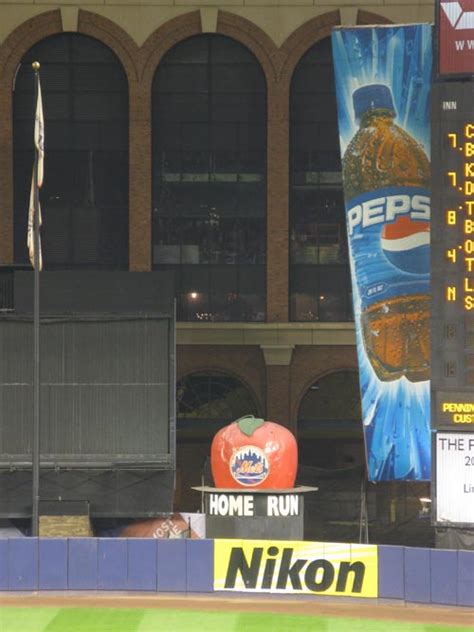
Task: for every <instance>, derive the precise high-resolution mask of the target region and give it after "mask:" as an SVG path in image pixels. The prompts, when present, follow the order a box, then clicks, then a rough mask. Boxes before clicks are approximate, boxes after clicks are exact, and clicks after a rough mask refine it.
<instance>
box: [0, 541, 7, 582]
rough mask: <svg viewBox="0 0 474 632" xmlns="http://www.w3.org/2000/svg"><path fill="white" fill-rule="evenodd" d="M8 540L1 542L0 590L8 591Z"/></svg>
mask: <svg viewBox="0 0 474 632" xmlns="http://www.w3.org/2000/svg"><path fill="white" fill-rule="evenodd" d="M8 584H9V581H8V540H7V539H5V540H0V590H8Z"/></svg>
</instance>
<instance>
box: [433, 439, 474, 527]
mask: <svg viewBox="0 0 474 632" xmlns="http://www.w3.org/2000/svg"><path fill="white" fill-rule="evenodd" d="M436 522H437V523H438V524H442V523H444V524H446V525H447V524H448V523H449V524H463V525H467V524H474V433H473V432H438V433H436Z"/></svg>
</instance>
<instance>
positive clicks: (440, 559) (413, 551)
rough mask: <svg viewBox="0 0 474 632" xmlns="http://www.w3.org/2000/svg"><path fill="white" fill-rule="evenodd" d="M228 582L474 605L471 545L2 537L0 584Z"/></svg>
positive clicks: (195, 587) (186, 587) (217, 585)
mask: <svg viewBox="0 0 474 632" xmlns="http://www.w3.org/2000/svg"><path fill="white" fill-rule="evenodd" d="M215 552H217V555H215ZM310 555H313V557H310ZM316 556H317V557H316ZM369 558H370V559H371V561H369ZM361 560H365V562H362V561H361ZM232 564H234V567H233V570H232ZM226 565H227V566H226ZM369 567H371V568H369ZM282 569H283V570H282ZM344 569H345V570H344ZM374 578H375V579H374ZM359 580H360V581H359ZM366 580H367V581H369V585H368V588H365V587H364V582H366ZM370 582H372V583H373V582H375V584H374V586H375V588H371V587H370ZM282 583H283V584H285V588H284V589H283V588H282V587H281V585H282ZM226 584H227V587H225V585H226ZM278 584H280V587H278ZM308 586H309V587H310V588H312V589H308ZM222 589H223V590H230V591H237V592H239V593H242V592H251V593H253V594H255V593H268V592H272V593H275V592H277V593H281V594H301V593H304V592H306V593H311V594H315V595H318V594H319V595H331V596H335V595H341V596H344V597H348V596H352V597H364V596H365V597H367V598H379V599H396V600H402V601H407V602H415V603H434V604H446V605H458V606H474V551H453V550H439V549H422V548H410V547H396V546H375V545H359V544H353V545H350V544H332V543H307V542H271V541H240V540H190V539H187V540H184V539H183V540H181V539H180V540H173V539H169V540H155V539H140V538H129V539H124V538H84V539H82V538H69V539H62V538H54V539H53V538H48V539H45V538H42V539H41V538H18V539H6V540H0V591H36V590H45V591H47V590H58V591H62V590H74V591H78V590H104V591H105V590H110V591H113V590H115V591H152V592H160V593H169V592H172V593H212V592H219V593H221V590H222Z"/></svg>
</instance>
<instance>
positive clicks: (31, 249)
mask: <svg viewBox="0 0 474 632" xmlns="http://www.w3.org/2000/svg"><path fill="white" fill-rule="evenodd" d="M34 218H35V174H34V171H33V175H32V177H31V190H30V206H29V209H28V239H27V246H28V255H29V257H30V262H31V265H32V266H33V268H34V267H35V235H34ZM40 226H41V206H40V203H39V198H38V229H39V227H40ZM38 261H39V266H38V270H39V271H40V272H41V270H42V269H43V257H42V254H41V238H39V251H38Z"/></svg>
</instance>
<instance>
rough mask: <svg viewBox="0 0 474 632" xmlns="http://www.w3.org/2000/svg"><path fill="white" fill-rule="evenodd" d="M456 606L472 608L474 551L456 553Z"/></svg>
mask: <svg viewBox="0 0 474 632" xmlns="http://www.w3.org/2000/svg"><path fill="white" fill-rule="evenodd" d="M458 606H474V551H458Z"/></svg>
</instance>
